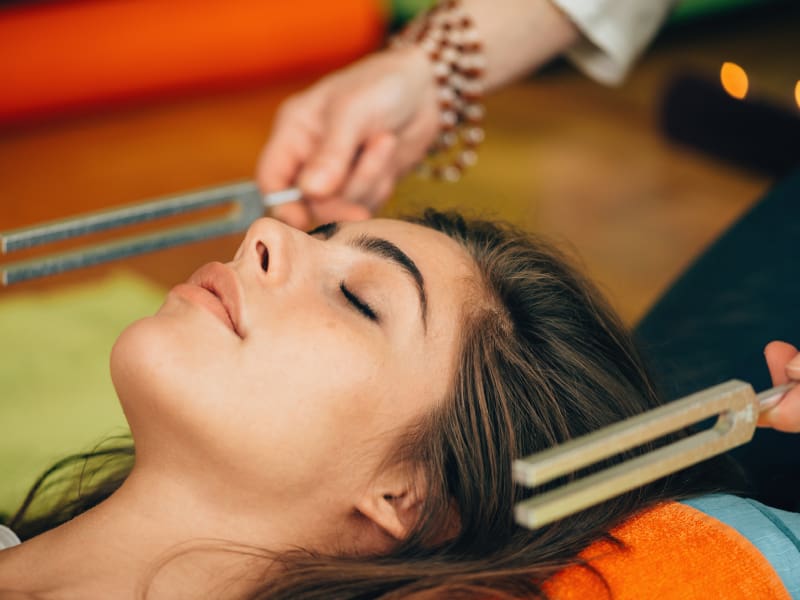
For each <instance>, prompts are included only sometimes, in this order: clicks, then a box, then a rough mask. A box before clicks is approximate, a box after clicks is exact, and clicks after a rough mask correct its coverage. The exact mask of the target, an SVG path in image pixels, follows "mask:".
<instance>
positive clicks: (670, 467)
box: [512, 379, 795, 529]
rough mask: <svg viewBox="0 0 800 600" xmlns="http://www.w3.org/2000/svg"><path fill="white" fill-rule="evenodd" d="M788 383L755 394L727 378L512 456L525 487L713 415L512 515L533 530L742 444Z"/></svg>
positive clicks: (517, 477) (535, 498) (517, 479)
mask: <svg viewBox="0 0 800 600" xmlns="http://www.w3.org/2000/svg"><path fill="white" fill-rule="evenodd" d="M794 385H795V384H794V383H788V384H785V385H780V386H776V387H774V388H772V389H769V390H766V391H764V392H761V393H760V394H756V393H755V392H754V391H753V388H752V387H751V386H750V384H749V383H745V382H743V381H739V380H736V379H731V380H730V381H726V382H724V383H721V384H719V385H715V386H713V387H710V388H707V389H705V390H702V391H700V392H697V393H694V394H690V395H689V396H685V397H684V398H681V399H679V400H675V401H674V402H670V403H668V404H665V405H663V406H660V407H658V408H655V409H653V410H649V411H647V412H644V413H642V414H640V415H637V416H635V417H632V418H629V419H626V420H625V421H621V422H619V423H615V424H613V425H610V426H608V427H605V428H603V429H600V430H598V431H595V432H592V433H589V434H587V435H584V436H582V437H580V438H576V439H574V440H570V441H568V442H566V443H564V444H561V445H558V446H555V447H553V448H549V449H547V450H544V451H542V452H539V453H537V454H533V455H531V456H528V457H525V458H521V459H518V460H516V461H514V464H513V468H512V474H513V475H512V476H513V479H514V481H515V482H516V483H518V484H520V485H523V486H526V487H531V488H533V487H538V486H541V485H544V484H546V483H549V482H551V481H554V480H556V479H558V478H560V477H564V476H568V475H571V474H574V473H575V472H576V471H578V470H580V469H583V468H586V467H589V466H591V465H593V464H595V463H597V462H599V461H601V460H604V459H606V458H610V457H612V456H615V455H617V454H619V453H621V452H624V451H626V450H630V449H632V448H635V447H637V446H640V445H642V444H645V443H647V442H651V441H655V440H657V439H659V438H661V437H663V436H665V435H667V434H669V433H672V432H675V431H677V430H679V429H682V428H684V427H689V426H691V425H696V424H697V423H699V422H700V421H703V420H705V419H709V418H712V417H714V416H716V417H717V419H716V421H715V422H714V424H713V425H712V426H711V427H710V428H708V429H704V430H702V431H700V432H698V433H694V434H691V435H689V436H688V437H686V438H683V439H680V440H678V441H676V442H672V443H670V444H667V445H664V446H661V447H660V448H657V449H655V450H653V451H650V452H647V453H645V454H641V455H639V456H637V457H635V458H632V459H630V460H626V461H624V462H620V463H618V464H616V465H614V466H611V467H608V468H606V469H604V470H601V471H597V472H594V473H592V474H590V475H588V476H586V477H583V478H577V479H574V480H572V481H568V482H567V483H565V484H563V485H561V486H559V487H554V488H552V489H549V490H546V491H543V492H542V493H541V494H535V495H534V496H533V497H532V498H530V499H528V500H524V501H522V502H519V503H518V504H516V505H515V506H514V519H515V521H516V522H517V523H519V524H520V525H522V526H524V527H527V528H529V529H537V528H539V527H542V526H543V525H547V524H549V523H552V522H554V521H557V520H559V519H562V518H564V517H566V516H569V515H571V514H574V513H576V512H579V511H581V510H583V509H585V508H588V507H590V506H593V505H595V504H599V503H600V502H603V501H605V500H608V499H609V498H613V497H614V496H618V495H619V494H622V493H623V492H626V491H628V490H632V489H634V488H637V487H639V486H642V485H645V484H647V483H650V482H651V481H655V480H656V479H659V478H660V477H664V476H665V475H669V474H670V473H674V472H676V471H679V470H681V469H684V468H686V467H688V466H691V465H693V464H695V463H698V462H700V461H702V460H705V459H707V458H710V457H712V456H715V455H717V454H721V453H723V452H725V451H726V450H729V449H730V448H734V447H736V446H739V445H741V444H745V443H747V442H748V441H750V439H751V438H752V437H753V433H754V431H755V428H756V423H757V421H758V415H759V413H760V412H763V411H765V410H767V409H769V408H772V407H773V406H775V405H776V404H777V403H778V402H780V400H781V399H782V398H783V396H784V394H786V392H788V391H789V390H790V389H791V388H792V387H793V386H794Z"/></svg>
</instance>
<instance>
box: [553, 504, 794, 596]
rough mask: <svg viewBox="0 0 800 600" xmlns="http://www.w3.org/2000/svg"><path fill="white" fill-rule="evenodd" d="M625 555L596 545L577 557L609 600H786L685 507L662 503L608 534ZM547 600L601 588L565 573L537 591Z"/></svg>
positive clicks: (773, 577) (724, 531)
mask: <svg viewBox="0 0 800 600" xmlns="http://www.w3.org/2000/svg"><path fill="white" fill-rule="evenodd" d="M612 533H613V534H614V535H615V536H616V537H617V538H618V539H620V540H621V541H623V542H624V543H625V544H626V546H627V548H625V549H619V548H617V547H616V546H614V545H612V544H610V543H608V542H605V541H602V542H597V543H595V544H593V545H591V546H589V548H587V549H586V550H585V551H584V552H583V553H581V557H582V558H584V559H586V560H588V561H589V562H590V563H591V564H592V565H593V566H594V567H595V568H596V569H598V570H599V571H600V573H602V575H603V576H604V577H605V580H606V582H607V583H608V585H609V587H610V590H611V597H612V598H614V600H641V599H642V598H658V600H689V599H694V598H725V599H726V600H753V598H759V599H760V600H778V599H780V600H790V597H789V593H788V592H787V590H786V588H785V587H784V585H783V583H782V582H781V580H780V577H779V576H778V574H777V573H776V572H775V570H774V569H773V568H772V566H771V565H770V564H769V562H768V561H767V560H766V559H765V558H764V556H763V555H762V554H761V553H760V552H759V551H758V550H757V549H756V547H755V546H753V545H752V544H751V543H750V541H749V540H747V539H746V538H745V537H743V536H742V535H740V534H739V533H738V532H737V531H736V530H734V529H733V528H731V527H729V526H728V525H725V524H724V523H721V522H720V521H717V520H716V519H714V518H712V517H709V516H708V515H706V514H705V513H702V512H700V511H698V510H696V509H694V508H692V507H689V506H686V505H684V504H678V503H675V502H671V503H667V504H662V505H660V506H657V507H656V508H654V509H652V510H649V511H647V512H644V513H642V514H640V515H638V516H636V517H634V518H632V519H629V520H628V521H627V522H625V523H624V524H623V525H622V526H620V527H619V528H617V529H616V530H615V531H613V532H612ZM545 591H546V592H547V594H548V596H549V598H550V599H551V600H585V599H586V598H592V599H602V598H608V593H607V591H606V588H605V587H604V586H603V584H602V581H601V580H600V579H599V578H598V577H596V576H595V575H593V574H591V573H590V572H589V571H588V570H587V569H584V568H581V567H569V568H567V569H565V570H564V571H562V572H560V573H558V574H557V575H556V576H555V577H553V578H552V579H550V580H549V581H548V582H547V583H546V585H545Z"/></svg>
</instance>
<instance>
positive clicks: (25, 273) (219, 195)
mask: <svg viewBox="0 0 800 600" xmlns="http://www.w3.org/2000/svg"><path fill="white" fill-rule="evenodd" d="M301 197H302V193H301V192H300V190H299V189H297V188H287V189H284V190H280V191H277V192H272V193H269V194H266V195H263V194H262V193H261V192H260V191H259V189H258V186H257V185H256V183H255V182H253V181H241V182H235V183H230V184H226V185H221V186H216V187H212V188H206V189H202V190H198V191H193V192H189V193H185V194H177V195H172V196H165V197H161V198H157V199H154V200H148V201H144V202H138V203H135V204H129V205H126V206H123V207H120V208H114V209H110V210H102V211H98V212H93V213H87V214H84V215H80V216H77V217H73V218H68V219H61V220H58V221H51V222H49V223H44V224H40V225H34V226H32V227H23V228H21V229H15V230H12V231H6V232H0V254H8V253H11V252H15V251H17V250H22V249H25V248H32V247H34V246H40V245H43V244H49V243H52V242H57V241H59V240H66V239H70V238H75V237H79V236H83V235H88V234H90V233H96V232H100V231H108V230H112V229H117V228H120V227H124V226H127V225H133V224H135V223H144V222H148V221H154V220H156V219H162V218H165V217H170V216H173V215H179V214H186V213H192V212H197V211H199V210H202V209H206V208H210V207H214V206H219V205H223V204H230V209H229V210H228V211H227V213H225V214H224V215H222V216H219V217H216V218H210V219H205V220H202V221H198V222H195V223H192V224H190V225H185V226H181V227H174V228H172V229H166V230H161V231H158V232H154V233H150V234H142V235H137V236H130V237H128V238H125V239H122V240H118V241H114V242H109V243H104V244H97V245H94V246H89V247H86V248H81V249H78V250H73V251H70V252H63V253H59V254H55V255H52V256H47V257H42V258H34V259H31V260H25V261H19V262H15V263H8V264H4V265H0V283H2V285H4V286H7V285H10V284H12V283H17V282H20V281H25V280H28V279H34V278H37V277H44V276H46V275H53V274H56V273H62V272H64V271H70V270H72V269H78V268H81V267H88V266H90V265H96V264H100V263H104V262H108V261H112V260H118V259H121V258H126V257H129V256H135V255H138V254H142V253H144V252H151V251H154V250H161V249H163V248H169V247H172V246H178V245H181V244H187V243H189V242H195V241H200V240H205V239H210V238H214V237H218V236H221V235H226V234H229V233H235V232H239V231H244V230H245V229H247V228H248V227H249V226H250V224H251V223H252V222H253V221H255V220H256V219H257V218H258V217H260V216H263V214H264V210H265V209H267V208H271V207H274V206H278V205H280V204H284V203H286V202H292V201H295V200H299V199H300V198H301Z"/></svg>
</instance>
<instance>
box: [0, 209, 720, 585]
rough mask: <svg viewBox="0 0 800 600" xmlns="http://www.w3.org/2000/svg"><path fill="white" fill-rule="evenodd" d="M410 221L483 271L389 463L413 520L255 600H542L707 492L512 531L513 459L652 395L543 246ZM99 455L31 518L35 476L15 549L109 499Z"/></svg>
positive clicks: (291, 572)
mask: <svg viewBox="0 0 800 600" xmlns="http://www.w3.org/2000/svg"><path fill="white" fill-rule="evenodd" d="M408 220H409V221H411V222H414V223H417V224H420V225H424V226H426V227H430V228H432V229H435V230H437V231H440V232H442V233H444V234H446V235H448V236H449V237H451V238H452V239H454V240H456V241H457V242H459V243H460V244H461V245H462V246H463V247H464V248H465V249H466V250H467V252H468V253H469V254H470V256H471V257H472V258H473V260H474V261H475V264H476V265H477V267H478V269H477V271H478V272H479V273H480V281H477V282H476V289H477V290H478V293H476V294H475V297H474V298H472V299H467V300H466V304H467V306H465V307H464V310H463V314H464V317H463V323H462V330H461V332H460V336H461V339H460V342H461V355H460V361H459V366H458V368H457V372H456V376H455V380H454V381H453V382H452V385H451V388H450V389H451V394H450V398H449V399H448V401H447V402H445V403H444V404H443V405H442V407H441V408H439V409H437V410H436V411H434V413H433V414H430V415H427V416H426V417H425V419H424V420H423V421H422V422H421V423H419V424H417V425H416V426H415V427H413V428H412V429H411V430H410V431H409V432H408V434H407V435H405V436H403V437H402V440H401V441H400V443H399V447H398V448H397V452H395V453H393V456H395V457H400V458H399V459H398V460H403V461H406V462H408V463H409V464H414V465H416V466H417V467H421V468H422V471H423V472H424V473H425V477H424V480H425V484H424V485H425V487H426V489H425V490H423V493H422V497H424V498H425V501H424V508H423V510H422V511H421V515H422V516H421V518H420V521H419V522H418V523H417V524H416V526H415V527H414V529H413V531H412V532H411V534H410V535H409V536H408V537H407V538H406V539H405V540H403V541H402V542H401V543H399V544H398V545H397V546H396V547H395V548H393V549H392V550H391V551H390V552H388V553H385V554H382V555H380V556H363V555H360V556H347V555H340V556H322V555H319V554H316V553H313V552H306V551H296V552H290V553H287V554H283V555H280V556H278V557H277V559H276V560H274V562H271V565H272V566H271V567H269V568H268V569H267V572H266V573H265V579H264V584H263V586H262V589H260V590H257V591H255V592H253V594H252V595H251V598H252V599H253V600H256V599H264V600H266V599H289V598H319V599H323V598H324V599H330V598H377V597H380V598H397V597H408V596H415V597H419V598H423V597H424V598H428V597H446V598H462V597H463V598H467V597H469V598H473V597H474V598H485V597H487V596H490V597H493V598H498V597H541V596H543V592H542V588H541V586H542V582H544V581H545V580H546V579H547V578H548V577H550V576H551V575H553V574H554V573H555V572H557V571H559V570H560V569H562V568H564V567H565V566H567V565H570V564H582V563H581V561H580V559H579V558H578V553H579V552H580V551H581V550H582V549H584V548H585V547H586V546H587V545H588V544H590V543H591V542H593V541H595V540H597V539H599V538H603V537H605V538H609V537H610V536H609V533H608V532H609V530H610V529H612V528H613V527H614V526H615V525H617V524H619V523H620V522H621V521H622V520H624V519H625V518H627V517H628V516H630V515H631V514H633V513H635V512H637V511H639V510H642V509H644V508H646V507H649V506H651V505H653V504H654V503H657V502H659V501H661V500H664V499H669V498H676V497H679V496H683V495H692V494H697V493H700V492H701V491H704V490H705V489H707V486H708V483H709V481H710V479H709V478H708V477H706V476H705V474H703V476H700V472H701V471H706V470H707V469H703V468H702V467H700V468H696V469H694V470H690V471H687V472H684V473H682V474H680V475H678V476H674V477H670V478H666V479H664V480H661V481H660V482H657V483H655V484H652V485H650V486H647V487H645V488H642V489H639V490H636V491H633V492H630V493H627V494H624V495H622V496H619V497H617V498H615V499H612V500H610V501H607V502H605V503H603V504H601V505H599V506H595V507H593V508H590V509H587V510H585V511H583V512H581V513H579V514H577V515H575V516H572V517H570V518H567V519H564V520H562V521H560V522H558V523H555V524H553V525H550V526H548V527H545V528H543V529H540V530H538V531H535V532H532V531H529V530H526V529H524V528H521V527H519V526H517V525H516V524H515V523H514V521H513V518H512V507H513V505H514V503H515V502H518V501H519V500H521V499H523V498H524V497H526V496H529V495H530V493H531V492H530V491H529V490H525V489H522V488H519V487H516V486H515V485H514V484H513V483H512V479H511V464H512V461H513V460H514V459H515V458H517V457H520V456H524V455H527V454H531V453H534V452H536V451H539V450H543V449H545V448H548V447H551V446H553V445H554V444H558V443H560V442H563V441H565V440H568V439H570V438H573V437H576V436H580V435H583V434H585V433H588V432H590V431H593V430H596V429H598V428H600V427H602V426H604V425H608V424H610V423H613V422H616V421H619V420H622V419H624V418H626V417H629V416H632V415H634V414H637V413H639V412H642V411H644V410H647V409H648V408H651V407H653V406H655V405H657V404H659V398H658V395H657V394H656V392H655V390H654V389H653V386H652V384H651V380H650V378H649V377H648V374H647V371H646V369H645V366H644V365H643V363H642V361H641V359H640V358H639V355H638V353H637V351H636V349H635V348H634V345H633V343H632V341H631V338H630V336H629V334H628V332H627V331H626V328H625V327H624V326H623V325H622V323H621V322H620V321H619V319H618V318H617V317H616V315H615V314H614V313H613V311H612V310H611V309H610V308H609V307H608V306H607V305H606V303H605V302H604V301H603V299H602V298H601V296H600V295H599V294H598V293H597V291H596V290H595V288H594V287H593V286H592V285H591V284H590V283H589V282H588V281H587V280H586V279H585V278H584V277H582V276H581V275H580V274H579V273H578V272H577V271H576V270H574V269H572V268H571V267H569V266H568V263H567V261H566V260H564V258H563V257H562V256H561V255H560V254H559V253H558V252H556V251H555V250H554V249H553V248H551V247H550V246H549V245H547V244H546V243H544V242H543V241H542V240H540V239H538V238H536V237H535V236H532V235H530V234H527V233H524V232H521V231H519V230H517V229H515V228H513V227H511V226H507V225H502V224H498V223H496V222H490V221H468V220H465V219H464V218H462V217H461V216H459V215H457V214H455V213H441V212H436V211H432V210H428V211H426V212H425V213H423V214H422V215H421V216H419V217H415V218H411V219H408ZM640 451H641V450H640ZM103 452H105V454H97V453H95V454H92V455H91V456H78V457H74V458H73V459H72V463H78V464H83V465H86V464H87V460H89V458H91V460H92V461H95V460H97V459H98V458H99V459H101V460H102V459H103V458H106V459H107V458H109V457H114V458H115V459H121V460H122V461H123V462H122V464H121V465H119V466H118V467H117V468H115V469H112V470H111V473H110V474H109V475H108V476H107V477H105V478H97V479H96V482H95V483H94V484H93V485H92V486H89V488H87V489H84V490H82V491H81V492H80V493H79V494H78V495H75V493H74V491H73V492H70V494H71V496H70V495H69V494H68V497H67V498H65V499H62V500H60V501H59V502H58V503H57V504H56V506H55V507H52V508H48V509H46V510H44V511H43V512H42V511H39V513H38V514H37V511H36V510H33V508H32V507H34V505H35V504H36V502H35V499H36V498H37V496H38V495H40V492H41V490H42V489H43V488H45V487H47V484H46V481H47V479H48V476H44V477H43V478H41V479H40V480H39V482H37V486H35V487H34V489H33V490H32V491H31V493H30V494H29V496H28V498H27V499H26V502H25V503H24V504H23V506H22V508H21V509H20V511H18V513H17V514H16V515H15V516H14V518H13V519H11V521H10V525H11V526H12V528H15V529H17V530H18V532H19V533H20V534H21V536H22V537H28V536H30V535H35V534H36V533H38V532H40V531H43V530H45V529H47V528H50V527H53V526H55V525H57V524H59V523H61V522H64V521H66V520H68V519H69V518H71V517H72V516H75V515H76V514H79V513H80V512H82V511H83V510H86V509H88V508H90V507H91V506H94V505H96V504H97V503H98V502H99V501H102V499H104V498H105V497H107V496H108V495H110V494H111V493H112V492H113V491H114V489H116V487H118V485H119V484H120V483H121V482H122V481H123V480H124V477H125V475H126V474H127V472H128V471H129V469H130V466H131V464H132V456H133V455H132V451H131V449H130V446H129V445H122V446H120V447H115V448H112V449H110V450H106V451H103ZM618 459H619V458H618ZM618 459H617V460H618ZM62 466H64V465H62ZM83 468H84V469H85V468H86V467H85V466H84V467H83ZM90 470H91V469H90ZM54 472H55V471H54ZM51 475H52V473H51ZM453 515H455V522H456V523H457V525H456V526H455V528H454V527H453V522H454V519H453ZM271 558H272V559H275V558H276V557H274V556H271ZM585 566H586V567H587V568H591V567H590V566H588V565H585Z"/></svg>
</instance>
